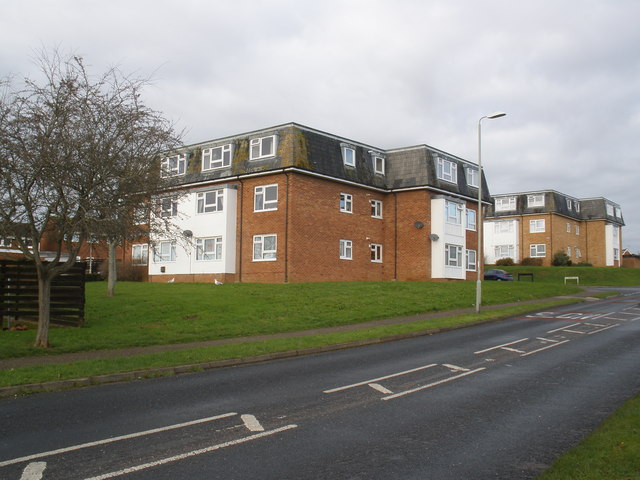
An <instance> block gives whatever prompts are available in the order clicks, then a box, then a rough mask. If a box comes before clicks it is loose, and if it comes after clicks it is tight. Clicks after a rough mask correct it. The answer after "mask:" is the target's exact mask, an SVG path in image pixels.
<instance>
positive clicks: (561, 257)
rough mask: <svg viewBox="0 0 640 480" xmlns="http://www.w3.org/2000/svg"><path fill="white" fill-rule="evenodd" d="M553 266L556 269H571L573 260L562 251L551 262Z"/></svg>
mask: <svg viewBox="0 0 640 480" xmlns="http://www.w3.org/2000/svg"><path fill="white" fill-rule="evenodd" d="M551 265H553V266H554V267H570V266H571V259H570V258H569V255H567V254H566V253H564V252H562V251H560V252H556V253H555V255H554V256H553V260H551Z"/></svg>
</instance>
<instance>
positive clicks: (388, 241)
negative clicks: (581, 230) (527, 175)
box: [131, 123, 491, 282]
mask: <svg viewBox="0 0 640 480" xmlns="http://www.w3.org/2000/svg"><path fill="white" fill-rule="evenodd" d="M163 167H164V168H163V172H164V174H165V175H167V176H170V177H171V180H172V182H174V190H173V193H174V194H175V192H177V191H181V192H182V193H183V195H181V196H180V197H178V198H174V197H173V196H172V192H167V195H166V196H165V197H163V198H161V199H158V202H159V208H160V215H161V216H162V217H170V218H171V219H172V220H173V221H174V223H175V224H176V225H177V226H178V227H179V230H181V232H182V234H181V235H178V236H177V237H176V236H174V237H173V238H169V237H168V236H167V237H166V238H164V237H163V238H160V237H156V238H151V239H150V241H149V244H146V243H139V244H134V245H132V246H131V258H132V261H133V263H134V264H139V265H145V264H147V266H148V274H149V279H150V280H151V281H161V282H166V281H170V280H172V279H175V281H197V282H212V281H214V280H218V281H224V282H306V281H341V280H345V281H355V280H393V279H398V280H432V279H433V280H435V279H443V280H444V279H475V275H476V274H475V272H476V270H477V264H476V262H477V256H476V252H477V232H476V206H477V197H476V196H477V191H478V190H477V185H478V182H479V181H480V179H479V175H478V168H477V165H475V164H473V163H470V162H468V161H465V160H463V159H461V158H458V157H455V156H453V155H450V154H448V153H445V152H442V151H440V150H437V149H434V148H432V147H429V146H427V145H417V146H412V147H406V148H397V149H392V150H385V149H382V148H378V147H374V146H371V145H366V144H363V143H360V142H356V141H353V140H349V139H346V138H342V137H338V136H336V135H331V134H328V133H325V132H321V131H318V130H314V129H312V128H308V127H305V126H302V125H299V124H295V123H289V124H285V125H280V126H276V127H271V128H267V129H264V130H258V131H254V132H249V133H245V134H241V135H235V136H231V137H226V138H220V139H216V140H212V141H208V142H204V143H199V144H196V145H191V146H188V147H185V148H183V149H181V150H180V151H178V152H176V153H175V154H174V155H172V156H170V157H168V158H166V159H165V160H164V161H163ZM482 181H483V182H484V181H485V180H484V179H482ZM483 187H486V182H485V183H484V184H483ZM483 190H484V191H485V192H487V191H488V190H487V189H486V188H483ZM484 201H485V202H486V204H489V202H490V201H491V197H490V196H489V195H488V194H487V195H486V196H485V198H484Z"/></svg>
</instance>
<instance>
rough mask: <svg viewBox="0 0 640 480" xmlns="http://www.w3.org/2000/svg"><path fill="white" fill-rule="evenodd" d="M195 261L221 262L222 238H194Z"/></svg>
mask: <svg viewBox="0 0 640 480" xmlns="http://www.w3.org/2000/svg"><path fill="white" fill-rule="evenodd" d="M196 260H202V261H209V260H222V237H211V238H196Z"/></svg>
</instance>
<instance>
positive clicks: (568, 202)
mask: <svg viewBox="0 0 640 480" xmlns="http://www.w3.org/2000/svg"><path fill="white" fill-rule="evenodd" d="M567 208H568V209H569V210H571V209H572V208H573V201H572V200H571V199H570V198H567Z"/></svg>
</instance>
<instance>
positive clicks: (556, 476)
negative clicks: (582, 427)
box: [537, 395, 640, 480]
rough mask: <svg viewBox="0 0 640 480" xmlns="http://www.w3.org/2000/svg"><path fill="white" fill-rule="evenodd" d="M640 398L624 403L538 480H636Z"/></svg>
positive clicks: (639, 476) (639, 451) (639, 463)
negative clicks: (568, 479)
mask: <svg viewBox="0 0 640 480" xmlns="http://www.w3.org/2000/svg"><path fill="white" fill-rule="evenodd" d="M639 459H640V395H639V396H636V397H635V398H632V399H631V400H629V401H627V403H625V404H624V405H623V406H622V407H621V408H619V409H618V411H616V413H614V414H613V415H612V416H611V417H609V418H608V419H607V420H606V421H605V422H604V423H603V424H602V425H600V427H598V429H597V430H596V431H595V432H593V433H592V434H591V435H590V436H588V437H587V438H586V439H584V440H583V441H582V442H581V443H580V444H579V445H578V446H577V447H575V448H574V449H572V450H570V451H569V452H568V453H566V454H565V455H563V456H562V457H560V458H559V459H558V460H556V461H555V462H554V463H553V464H552V465H551V467H550V468H549V469H548V470H546V471H545V472H544V473H543V474H542V475H540V476H539V477H537V478H538V480H565V479H567V478H570V479H572V480H602V479H607V480H639V479H640V460H639Z"/></svg>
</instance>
